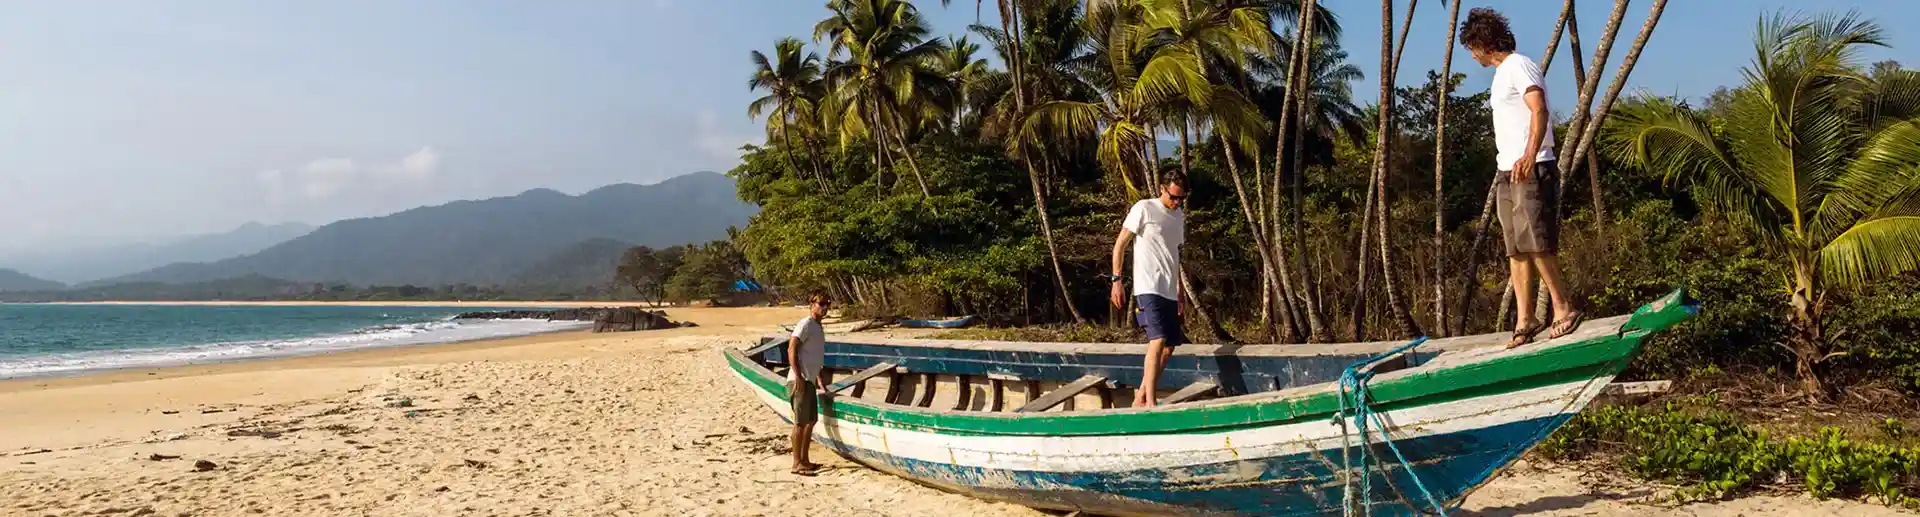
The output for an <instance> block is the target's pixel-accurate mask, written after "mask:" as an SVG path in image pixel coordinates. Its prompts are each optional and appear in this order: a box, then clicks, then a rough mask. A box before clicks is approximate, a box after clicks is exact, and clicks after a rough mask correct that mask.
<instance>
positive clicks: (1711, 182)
mask: <svg viewBox="0 0 1920 517" xmlns="http://www.w3.org/2000/svg"><path fill="white" fill-rule="evenodd" d="M1884 45H1885V39H1884V33H1883V32H1882V31H1881V29H1880V27H1879V26H1878V25H1877V24H1874V23H1873V22H1871V21H1865V20H1861V19H1858V18H1856V17H1854V16H1853V15H1851V14H1850V15H1847V16H1842V17H1837V18H1835V17H1827V18H1820V19H1817V20H1812V21H1809V20H1807V19H1804V18H1800V17H1783V16H1778V15H1776V16H1774V17H1772V18H1770V19H1767V20H1764V21H1763V22H1762V23H1761V25H1760V27H1759V31H1758V33H1757V34H1756V37H1755V48H1756V51H1757V55H1756V57H1755V58H1754V61H1753V63H1752V64H1751V65H1750V66H1748V67H1747V68H1746V69H1745V71H1744V72H1745V76H1746V82H1745V84H1744V85H1743V86H1742V87H1741V88H1740V89H1739V90H1738V91H1737V92H1735V93H1734V96H1733V100H1732V102H1731V106H1729V108H1728V110H1727V112H1726V113H1727V115H1726V117H1727V120H1726V125H1725V127H1726V129H1725V131H1724V132H1719V133H1716V132H1715V131H1714V130H1713V129H1712V121H1711V120H1710V119H1709V116H1708V115H1706V114H1704V113H1701V112H1698V111H1694V110H1690V109H1687V108H1685V107H1682V106H1680V105H1678V104H1676V103H1674V102H1671V101H1666V100H1662V99H1657V98H1640V99H1636V100H1635V101H1632V102H1629V103H1627V104H1626V105H1624V106H1622V108H1621V110H1620V113H1619V114H1618V115H1616V117H1615V121H1614V123H1612V124H1608V125H1607V127H1606V128H1605V130H1604V138H1605V140H1606V142H1607V144H1608V145H1607V150H1608V151H1609V152H1611V153H1612V154H1614V155H1615V156H1618V157H1619V158H1621V159H1622V160H1623V161H1625V162H1628V163H1631V164H1634V165H1637V166H1640V167H1645V168H1647V169H1649V170H1652V171H1658V172H1661V173H1663V174H1665V175H1667V176H1668V177H1669V178H1685V179H1687V180H1689V181H1691V182H1692V184H1693V185H1694V187H1695V191H1696V195H1697V196H1698V197H1699V198H1700V199H1701V200H1702V201H1704V202H1705V203H1706V204H1708V205H1709V206H1713V207H1715V208H1716V209H1717V210H1718V211H1719V212H1720V213H1722V214H1724V215H1725V216H1726V217H1729V218H1731V219H1732V220H1734V221H1736V222H1737V223H1739V224H1742V225H1743V226H1746V227H1747V228H1748V230H1750V231H1751V232H1752V233H1753V234H1754V235H1755V236H1756V237H1757V242H1758V243H1759V244H1760V245H1761V246H1763V247H1764V248H1765V249H1767V250H1768V251H1770V252H1771V253H1772V254H1774V255H1775V256H1777V257H1780V260H1782V261H1783V262H1785V263H1787V265H1788V266H1790V270H1791V273H1790V277H1789V278H1787V279H1785V282H1784V283H1785V285H1784V286H1783V288H1784V289H1785V290H1786V291H1787V293H1788V294H1789V296H1790V300H1791V305H1790V310H1789V316H1790V319H1791V322H1792V324H1793V329H1794V332H1793V335H1792V336H1791V337H1790V338H1789V344H1788V346H1787V347H1788V348H1789V349H1791V350H1792V352H1793V355H1794V358H1795V369H1794V371H1795V374H1796V376H1797V377H1798V378H1799V380H1800V383H1801V389H1802V391H1803V392H1804V393H1806V394H1808V395H1810V396H1821V395H1823V394H1824V387H1823V386H1822V383H1821V381H1820V376H1819V373H1818V370H1819V368H1820V365H1821V364H1822V363H1823V362H1824V361H1826V360H1827V359H1829V358H1831V357H1832V356H1833V355H1835V354H1832V353H1829V350H1828V338H1827V337H1826V336H1824V335H1823V333H1822V330H1823V328H1822V319H1821V317H1822V311H1823V305H1824V300H1825V297H1826V292H1827V289H1828V288H1829V287H1847V286H1853V285H1858V284H1860V283H1862V282H1865V281H1868V280H1872V279H1877V278H1884V277H1886V276H1889V275H1894V274H1899V273H1901V272H1906V271H1913V270H1915V269H1920V175H1917V174H1915V173H1914V172H1913V171H1915V170H1916V167H1920V74H1916V73H1915V72H1913V71H1899V72H1891V73H1883V74H1877V75H1867V74H1866V73H1864V72H1862V71H1861V69H1860V67H1859V66H1858V65H1857V58H1858V57H1859V49H1860V48H1861V47H1867V46H1884Z"/></svg>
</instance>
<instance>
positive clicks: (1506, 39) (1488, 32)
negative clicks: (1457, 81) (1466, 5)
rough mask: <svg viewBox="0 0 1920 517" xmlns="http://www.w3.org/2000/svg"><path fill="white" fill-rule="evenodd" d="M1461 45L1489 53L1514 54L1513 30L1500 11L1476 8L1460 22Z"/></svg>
mask: <svg viewBox="0 0 1920 517" xmlns="http://www.w3.org/2000/svg"><path fill="white" fill-rule="evenodd" d="M1460 44H1462V45H1466V46H1467V47H1470V48H1476V49H1480V50H1481V51H1488V52H1513V29H1511V28H1508V27H1507V17H1506V16H1505V15H1502V14H1500V12H1499V11H1495V10H1493V9H1488V8H1485V7H1475V8H1473V10H1472V11H1468V12H1467V21H1464V22H1460Z"/></svg>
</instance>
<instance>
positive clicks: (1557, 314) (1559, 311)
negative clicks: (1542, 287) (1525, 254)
mask: <svg viewBox="0 0 1920 517" xmlns="http://www.w3.org/2000/svg"><path fill="white" fill-rule="evenodd" d="M1533 266H1534V267H1536V268H1539V269H1540V281H1542V282H1546V283H1547V295H1548V296H1550V297H1552V298H1553V317H1554V318H1556V319H1557V318H1564V317H1566V316H1567V314H1568V313H1571V312H1572V311H1573V302H1571V301H1569V300H1568V299H1567V284H1566V282H1565V281H1564V280H1563V279H1562V278H1561V277H1560V257H1557V256H1554V255H1548V254H1545V253H1541V254H1536V255H1534V256H1533Z"/></svg>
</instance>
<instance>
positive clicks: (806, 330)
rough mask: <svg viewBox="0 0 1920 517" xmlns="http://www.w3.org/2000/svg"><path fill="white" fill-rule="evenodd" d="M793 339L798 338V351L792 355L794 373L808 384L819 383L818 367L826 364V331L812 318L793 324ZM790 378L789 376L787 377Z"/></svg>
mask: <svg viewBox="0 0 1920 517" xmlns="http://www.w3.org/2000/svg"><path fill="white" fill-rule="evenodd" d="M793 337H797V338H800V350H799V351H798V352H797V353H795V354H794V357H795V361H794V362H795V364H794V365H793V369H794V371H797V372H800V377H801V378H803V379H806V380H808V381H810V382H815V383H818V382H820V365H821V363H824V362H826V354H827V331H826V329H823V328H820V322H819V321H817V320H814V319H813V317H812V316H808V317H806V318H804V319H801V320H800V322H799V323H795V324H793ZM789 377H791V375H789Z"/></svg>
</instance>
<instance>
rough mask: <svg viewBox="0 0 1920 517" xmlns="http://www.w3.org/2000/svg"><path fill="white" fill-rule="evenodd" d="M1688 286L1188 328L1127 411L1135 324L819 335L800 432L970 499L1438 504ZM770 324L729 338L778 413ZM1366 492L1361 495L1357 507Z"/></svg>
mask: <svg viewBox="0 0 1920 517" xmlns="http://www.w3.org/2000/svg"><path fill="white" fill-rule="evenodd" d="M1697 311H1698V305H1697V304H1696V303H1694V302H1693V301H1691V300H1690V299H1689V298H1687V297H1686V294H1685V290H1684V289H1682V290H1676V291H1674V292H1673V293H1671V294H1669V295H1667V296H1665V297H1662V298H1660V299H1659V300H1656V301H1654V302H1652V303H1649V304H1647V305H1645V306H1643V307H1641V308H1640V309H1639V310H1637V311H1635V312H1634V313H1632V314H1627V315H1620V316H1614V317H1609V318H1602V319H1595V320H1589V321H1587V322H1586V323H1584V324H1583V325H1581V327H1580V329H1579V330H1578V331H1576V332H1574V333H1572V334H1570V335H1567V336H1564V337H1562V338H1559V339H1554V340H1546V341H1539V342H1535V343H1532V344H1529V345H1526V346H1523V347H1519V348H1516V349H1512V350H1507V349H1505V347H1504V346H1503V345H1504V343H1505V341H1506V339H1507V337H1508V334H1506V333H1497V334H1487V335H1478V336H1466V337H1457V338H1447V339H1436V340H1432V341H1425V342H1419V341H1416V342H1415V343H1413V344H1412V345H1409V344H1408V343H1405V342H1374V343H1351V344H1337V345H1319V344H1316V345H1225V346H1212V345H1187V346H1182V347H1179V348H1178V349H1177V352H1175V354H1174V356H1173V359H1172V360H1171V361H1170V362H1169V364H1168V366H1167V369H1166V372H1165V373H1164V374H1163V375H1162V377H1161V379H1160V385H1161V387H1162V389H1161V390H1160V391H1159V393H1162V394H1164V397H1163V398H1161V399H1160V400H1159V404H1160V405H1159V407H1155V408H1143V409H1133V408H1128V407H1124V406H1127V405H1130V402H1131V400H1132V397H1133V387H1134V386H1137V385H1138V383H1139V382H1140V371H1141V364H1140V363H1141V354H1142V352H1143V350H1144V347H1143V346H1142V345H1139V344H1084V343H1082V344H1071V343H1012V342H982V341H940V340H923V339H881V338H873V337H863V336H851V335H832V336H829V338H828V345H827V351H826V366H827V368H828V369H829V374H830V377H829V378H828V379H827V380H826V382H830V384H828V386H827V390H828V391H829V392H830V394H829V395H827V396H825V397H823V398H822V399H821V402H820V413H821V414H820V418H819V423H818V424H816V427H815V428H814V434H813V437H814V439H815V440H816V441H818V442H819V443H821V444H823V445H824V446H826V447H828V448H830V449H832V450H834V451H835V452H837V453H839V454H840V455H841V456H843V457H846V458H848V459H850V460H852V461H854V462H857V463H860V464H862V465H865V466H868V467H870V468H873V469H876V470H880V471H884V472H887V473H891V474H894V475H898V476H901V477H905V478H907V479H911V480H913V481H916V482H919V483H922V484H926V485H930V486H933V487H937V488H940V489H944V490H948V491H952V492H957V493H961V494H966V495H969V496H974V497H978V498H982V499H989V500H999V501H1007V502H1012V503H1016V504H1021V505H1026V506H1031V507H1037V508H1049V509H1058V510H1079V511H1084V512H1086V513H1089V514H1099V515H1283V516H1319V515H1341V514H1342V513H1343V512H1345V511H1347V510H1348V509H1354V510H1369V511H1370V513H1371V514H1372V515H1416V514H1422V513H1427V512H1430V511H1432V510H1433V509H1435V508H1452V507H1454V506H1456V505H1457V504H1458V503H1459V502H1460V501H1461V500H1463V499H1464V498H1465V497H1466V496H1467V494H1468V493H1470V492H1471V491H1473V490H1474V489H1475V488H1477V487H1479V486H1480V485H1481V484H1483V483H1485V482H1486V481H1488V480H1489V479H1491V478H1492V477H1493V475H1494V474H1496V473H1497V472H1499V471H1500V470H1501V469H1502V468H1504V467H1506V466H1507V465H1508V464H1510V463H1511V462H1513V461H1514V460H1515V459H1516V458H1518V457H1519V456H1520V455H1521V454H1523V453H1525V452H1526V451H1527V450H1528V449H1530V448H1532V447H1533V446H1534V445H1535V444H1536V443H1538V442H1539V441H1540V440H1542V439H1544V438H1545V437H1546V436H1547V435H1548V434H1549V433H1551V432H1552V431H1553V430H1554V429H1556V428H1558V427H1559V426H1560V425H1562V424H1563V423H1565V422H1566V421H1567V420H1568V419H1569V418H1571V417H1572V416H1573V415H1574V414H1576V413H1578V412H1579V411H1580V410H1581V409H1583V408H1584V407H1585V406H1586V405H1587V404H1588V403H1589V402H1590V401H1592V400H1593V399H1594V398H1595V397H1596V396H1597V395H1599V394H1600V393H1601V391H1602V389H1603V388H1605V387H1606V386H1607V384H1608V383H1609V382H1610V381H1611V380H1612V379H1613V377H1614V375H1616V374H1618V373H1619V372H1620V371H1621V370H1623V369H1625V368H1626V366H1627V363H1628V362H1629V361H1630V360H1632V358H1633V357H1634V356H1635V355H1636V354H1637V353H1638V352H1639V350H1640V348H1641V343H1642V342H1643V340H1645V339H1646V338H1647V336H1648V335H1650V334H1652V333H1654V332H1657V331H1660V330H1663V329H1666V328H1668V327H1670V326H1672V325H1674V324H1676V323H1678V322H1680V321H1682V320H1685V319H1687V318H1689V317H1691V316H1692V315H1693V314H1694V313H1696V312H1697ZM785 347H786V338H785V336H778V337H773V338H766V339H764V340H762V341H761V342H760V343H758V344H757V346H752V347H750V348H748V349H744V350H743V349H727V350H725V351H724V352H723V353H724V356H725V359H726V361H727V363H728V365H729V366H730V367H731V368H732V371H733V372H734V373H735V374H736V375H737V376H738V377H739V379H740V381H742V382H743V383H745V384H746V386H747V387H748V388H749V389H750V390H751V391H752V393H753V394H754V395H755V396H757V397H758V398H759V399H760V400H762V401H763V402H765V403H766V404H767V406H768V407H770V408H773V410H774V411H775V412H776V413H778V414H779V415H780V416H781V417H782V418H783V419H786V420H787V421H789V422H791V421H792V418H791V417H792V415H790V414H789V413H790V411H791V410H790V407H791V406H790V404H788V402H787V400H788V398H787V388H786V384H785V378H786V375H785V370H786V365H785V364H784V362H785ZM1362 507H1364V508H1362Z"/></svg>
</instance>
